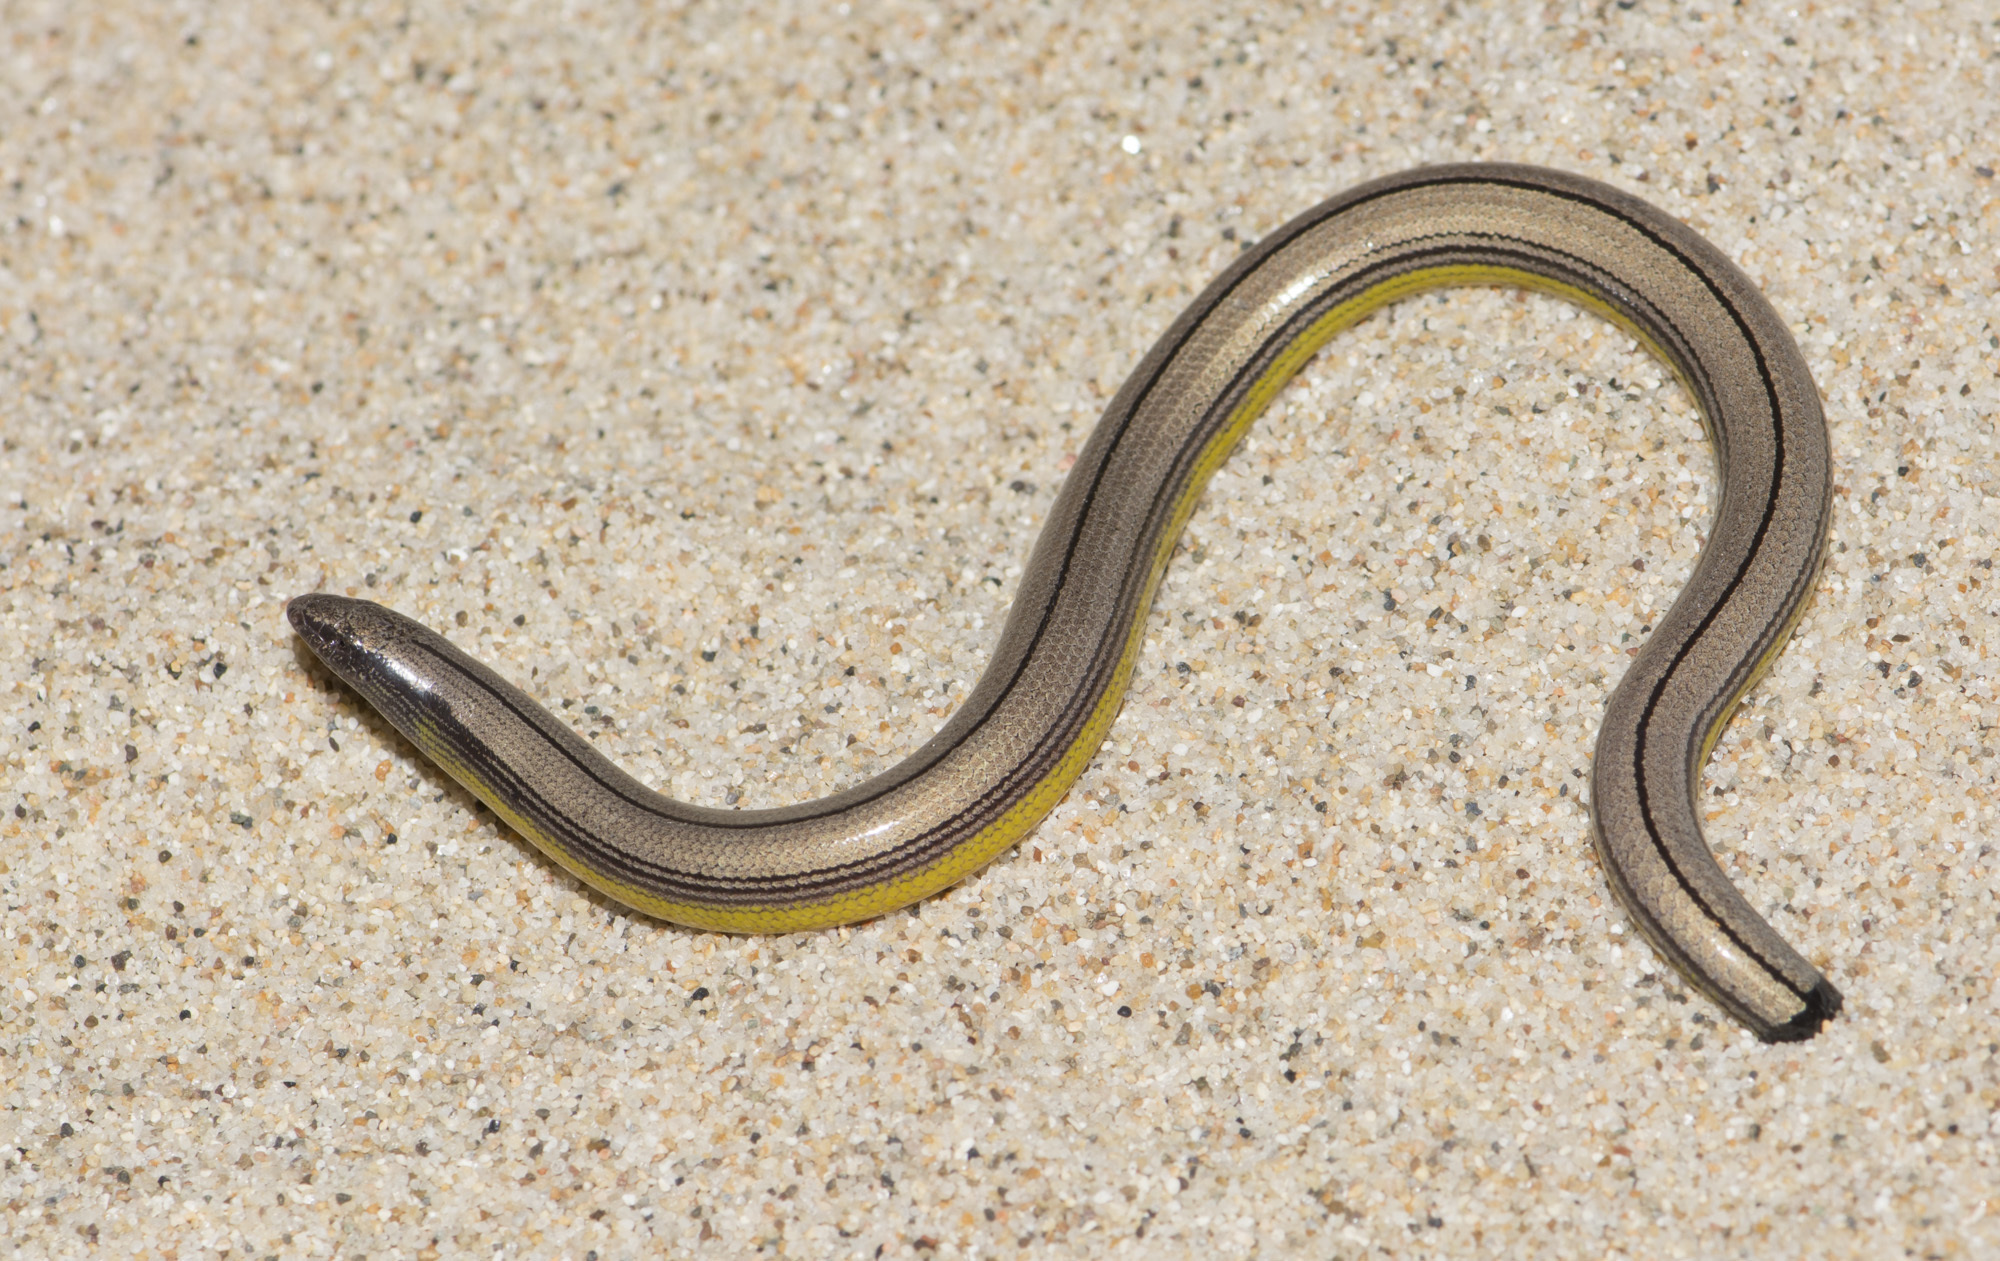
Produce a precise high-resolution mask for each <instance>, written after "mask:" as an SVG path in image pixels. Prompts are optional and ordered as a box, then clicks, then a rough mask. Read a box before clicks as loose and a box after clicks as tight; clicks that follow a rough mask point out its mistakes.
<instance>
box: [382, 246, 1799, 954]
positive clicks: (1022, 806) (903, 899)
mask: <svg viewBox="0 0 2000 1261" xmlns="http://www.w3.org/2000/svg"><path fill="white" fill-rule="evenodd" d="M1472 285H1500V286H1507V287H1515V288H1523V289H1533V290H1539V291H1541V292H1545V293H1551V294H1554V295H1556V296H1558V297H1562V298H1566V299H1568V300H1569V301H1571V302H1574V303H1576V304H1577V305H1578V306H1581V307H1584V308H1587V309H1588V310H1591V311H1594V312H1596V313H1597V314H1599V315H1602V316H1604V317H1605V318H1606V319H1609V320H1610V321H1612V322H1613V323H1615V324H1617V325H1618V326H1619V327H1620V328H1623V329H1624V330H1625V331H1626V332H1628V333H1630V334H1632V335H1633V336H1634V337H1636V338H1638V339H1639V341H1640V343H1641V344H1643V345H1644V346H1646V348H1647V349H1649V350H1651V351H1652V352H1653V354H1654V355H1655V356H1656V357H1658V358H1659V359H1660V360H1661V361H1662V362H1663V363H1666V364H1667V365H1668V366H1669V367H1670V368H1671V369H1673V370H1674V372H1675V373H1676V375H1677V376H1678V375H1679V371H1680V370H1679V365H1677V364H1675V363H1674V362H1673V360H1672V359H1670V358H1669V357H1668V356H1667V355H1666V354H1664V353H1663V351H1662V349H1661V347H1660V346H1659V345H1658V344H1657V343H1656V342H1655V341H1654V340H1653V339H1652V337H1650V336H1649V335H1648V334H1647V333H1646V331H1645V330H1644V329H1641V328H1639V327H1637V326H1636V325H1634V324H1633V323H1632V322H1631V321H1630V320H1629V319H1627V318H1626V317H1625V316H1624V315H1623V314H1622V313H1620V312H1619V311H1617V310H1615V309H1613V308H1612V307H1610V306H1609V305H1607V304H1606V303H1605V302H1604V301H1603V300H1602V299H1601V298H1598V297H1597V296H1595V295H1594V294H1591V293H1588V292H1586V291H1584V290H1581V289H1578V288H1576V287H1574V286H1572V285H1566V284H1562V283H1560V282H1558V281H1553V280H1550V279H1548V278H1546V277H1543V276H1537V275H1534V274H1532V273H1529V272H1525V271H1520V270H1518V269H1515V268H1512V267H1499V266H1490V265H1461V266H1452V267H1436V268H1430V269H1427V270H1423V271H1416V272H1410V273H1406V274H1404V275H1401V276H1397V277H1395V278H1394V279H1391V280H1387V281H1384V282H1383V283H1381V284H1379V285H1376V286H1375V287H1374V288H1372V289H1369V290H1367V291H1365V292H1363V293H1361V294H1359V295H1357V296H1355V297H1353V298H1351V299H1349V300H1348V301H1346V302H1344V303H1342V304H1341V305H1339V306H1337V307H1335V308H1333V309H1332V310H1330V311H1328V312H1327V313H1326V314H1325V315H1323V316H1321V317H1320V318H1319V319H1318V320H1317V321H1316V322H1314V323H1313V324H1312V325H1311V326H1310V327H1309V328H1307V329H1306V330H1305V331H1304V332H1302V333H1301V334H1300V335H1299V336H1298V337H1297V338H1296V339H1294V340H1293V341H1292V343H1291V344H1290V345H1289V346H1287V347H1285V349H1284V350H1283V351H1282V352H1281V353H1280V354H1279V355H1278V357H1277V359H1276V360H1274V361H1273V362H1272V364H1271V366H1270V368H1269V369H1267V370H1266V371H1265V373H1264V375H1263V376H1261V377H1260V378H1258V380H1257V382H1256V384H1254V385H1253V386H1252V387H1251V388H1250V391H1249V393H1248V394H1247V395H1245V396H1244V399H1243V402H1242V403H1241V404H1240V405H1239V406H1238V407H1237V408H1236V410H1235V411H1234V412H1233V413H1232V414H1231V415H1230V417H1229V420H1228V422H1227V423H1226V424H1225V425H1224V426H1223V427H1222V428H1221V430H1219V431H1218V432H1217V433H1216V435H1215V436H1214V437H1213V438H1212V439H1210V440H1209V442H1208V444H1207V446H1205V447H1204V448H1203V449H1202V451H1201V454H1200V456H1199V457H1198V459H1197V460H1196V462H1195V466H1194V471H1193V474H1192V475H1191V476H1190V477H1189V478H1188V479H1187V481H1186V483H1185V484H1184V485H1183V486H1182V487H1181V488H1180V490H1179V492H1178V493H1177V494H1176V496H1175V498H1174V505H1173V514H1172V517H1171V519H1170V523H1169V525H1168V528H1167V529H1166V531H1165V532H1164V533H1162V534H1161V536H1160V544H1159V547H1158V548H1157V549H1156V551H1155V552H1154V555H1153V557H1152V559H1151V562H1150V563H1151V569H1150V572H1149V573H1148V574H1147V578H1146V589H1145V595H1144V597H1143V598H1142V599H1141V600H1140V602H1139V604H1138V606H1137V608H1138V612H1137V614H1136V616H1135V617H1134V618H1133V620H1132V624H1131V625H1130V626H1129V627H1127V628H1126V631H1125V646H1124V650H1123V651H1122V652H1121V653H1120V655H1119V660H1118V667H1117V669H1116V670H1115V671H1114V672H1113V674H1112V678H1111V682H1110V685H1109V686H1108V687H1106V688H1105V691H1104V695H1103V696H1102V697H1100V698H1099V700H1098V702H1097V707H1096V708H1095V709H1094V710H1093V711H1092V712H1091V715H1090V719H1089V721H1087V722H1085V723H1084V725H1083V729H1082V730H1081V731H1080V732H1079V733H1078V735H1077V737H1076V739H1075V740H1074V741H1073V742H1072V743H1071V744H1070V746H1069V747H1068V748H1067V749H1065V750H1064V751H1063V755H1062V757H1061V758H1060V759H1059V760H1058V761H1057V762H1056V764H1055V765H1054V767H1053V768H1051V769H1050V771H1049V773H1048V774H1047V775H1045V776H1043V777H1042V778H1041V779H1040V780H1038V781H1037V782H1036V783H1035V785H1034V786H1033V787H1032V788H1031V789H1029V790H1028V791H1027V792H1026V793H1024V794H1022V796H1021V798H1020V800H1019V801H1017V802H1015V803H1014V805H1013V806H1012V807H1011V808H1010V809H1009V810H1008V811H1007V812H1006V813H1005V814H1003V815H1001V816H1000V817H999V818H997V819H995V820H994V821H993V822H992V823H990V824H988V825H987V826H986V827H985V828H984V829H982V830H981V831H980V832H978V833H977V834H975V835H974V836H972V837H971V838H970V839H968V840H966V841H965V842H964V843H963V844H960V845H959V846H957V847H956V848H954V849H952V850H951V851H950V852H949V853H947V854H946V855H945V856H944V857H943V858H942V859H941V860H940V861H939V862H937V863H936V864H934V865H932V866H930V867H927V868H924V869H923V870H921V871H914V872H910V873H908V874H905V875H903V876H899V877H897V878H896V879H893V880H888V881H884V882H883V883H881V884H878V885H873V886H869V887H867V888H864V889H860V890H856V891H854V892H851V893H847V894H843V895H841V896H839V897H837V898H834V899H830V900H825V901H818V902H807V903H793V904H783V903H779V904H773V905H769V906H754V907H742V906H715V905H707V904H700V903H687V902H676V901H672V900H669V899H666V898H662V897H660V896H658V895H657V894H654V893H652V892H649V891H648V890H646V889H643V888H639V887H637V886H634V885H632V884H629V883H626V882H624V881H621V880H617V879H615V878H613V877H611V876H609V875H607V874H606V873H604V872H601V871H599V870H597V869H595V868H593V867H590V866H589V865H588V864H586V863H584V862H582V861H581V860H580V859H578V858H577V857H576V856H574V855H572V854H571V853H570V852H569V851H568V850H566V849H565V848H564V847H563V846H562V845H560V844H559V843H557V842H556V840H555V839H554V838H553V837H551V836H549V835H547V834H546V833H544V832H543V831H541V830H540V829H538V828H536V827H535V826H534V825H533V824H532V823H531V822H530V821H529V820H528V819H526V818H524V817H522V816H521V815H520V813H519V812H517V811H515V810H514V809H512V808H511V807H510V806H509V805H508V804H507V803H506V801H505V800H504V799H503V798H502V797H501V796H500V794H498V793H496V792H494V791H493V789H492V788H491V787H490V786H489V785H487V784H484V783H482V782H481V781H480V780H479V778H478V776H476V775H474V774H473V773H472V771H471V768H469V767H467V766H466V765H465V764H464V763H463V762H462V761H461V760H459V759H457V758H456V757H453V756H452V755H451V753H450V751H449V750H448V749H445V748H443V747H440V742H439V741H437V740H435V739H431V740H429V741H425V740H419V741H418V743H419V744H420V745H421V746H422V747H423V751H424V752H425V753H426V754H427V755H428V756H429V757H430V758H431V760H432V761H434V762H436V763H437V764H438V765H440V766H442V767H443V768H444V769H445V770H446V771H448V772H449V773H450V774H451V775H452V776H453V778H455V779H457V780H458V781H459V782H460V783H462V784H464V785H465V786H466V787H467V788H469V789H470V790H472V792H473V793H475V794H477V795H478V797H479V799H480V800H481V801H484V802H485V803H486V804H487V805H488V806H490V807H492V809H493V810H494V812H495V813H497V814H498V815H499V816H500V817H501V818H503V819H505V820H506V821H507V823H508V825H509V826H511V827H512V828H513V829H514V830H515V831H517V832H519V833H520V834H521V835H523V836H525V837H527V838H528V839H529V840H531V841H533V842H534V843H535V844H536V845H537V846H539V847H540V848H541V849H542V850H543V852H545V853H547V854H548V855H549V856H550V857H551V858H554V859H555V860H556V861H557V862H558V863H560V864H562V866H563V867H565V868H566V869H568V870H569V871H570V872H571V873H573V874H574V875H575V876H576V877H577V878H578V879H579V880H582V881H583V882H584V883H586V884H588V885H590V886H591V887H593V888H595V889H598V890H600V891H601V892H603V893H604V894H605V895H606V896H608V897H611V898H614V899H616V900H617V901H619V902H622V903H624V904H625V905H627V906H631V907H634V908H636V909H638V910H641V911H644V912H645V913H647V914H648V915H653V916H657V917H659V918H660V919H664V920H670V921H672V922H674V923H676V924H685V925H688V926H690V927H693V928H705V929H714V930H718V931H722V932H735V933H783V932H799V931H805V930H810V929H818V928H830V927H833V926H835V925H838V924H851V923H854V922H856V921H859V920H865V919H870V918H873V917H875V916H878V915H884V914H887V913H888V912H890V911H894V910H897V909H898V908H900V907H904V906H908V905H909V904H910V903H912V902H916V901H920V900H922V899H923V898H926V897H929V896H930V895H931V894H933V893H937V892H939V891H941V890H943V889H947V888H949V887H951V886H952V885H954V884H956V883H957V882H958V881H960V880H962V879H964V878H965V877H966V876H969V875H971V874H972V873H973V872H975V871H978V870H979V869H980V868H981V867H984V866H985V865H986V864H987V863H989V862H991V861H993V859H995V858H997V857H998V856H999V855H1001V854H1002V853H1004V852H1006V851H1007V850H1008V849H1010V848H1011V847H1012V846H1013V845H1014V843H1015V842H1016V841H1018V840H1020V839H1021V838H1022V837H1024V836H1026V835H1027V834H1028V833H1029V832H1031V831H1033V830H1034V829H1035V827H1036V825H1037V824H1039V823H1040V822H1041V821H1042V820H1043V818H1045V817H1047V815H1048V813H1049V811H1051V810H1053V809H1054V808H1055V806H1056V803H1057V802H1058V801H1061V800H1062V798H1063V796H1064V795H1065V794H1066V793H1068V792H1069V790H1070V786H1071V785H1073V784H1074V783H1075V782H1076V780H1077V777H1078V776H1080V775H1082V774H1083V771H1084V768H1085V767H1086V766H1088V765H1089V764H1090V760H1091V758H1093V757H1095V756H1096V754H1097V749H1098V746H1099V745H1101V744H1102V743H1103V742H1104V737H1105V735H1106V734H1107V733H1108V732H1109V731H1110V729H1111V723H1112V721H1113V720H1114V719H1115V718H1117V716H1118V711H1119V709H1120V708H1121V707H1122V706H1123V705H1124V703H1125V690H1126V687H1127V686H1128V685H1129V683H1130V682H1131V676H1132V665H1133V662H1134V660H1135V659H1136V658H1137V656H1138V652H1139V645H1140V643H1141V642H1142V640H1143V638H1144V631H1145V624H1146V614H1147V612H1148V610H1150V608H1151V606H1152V598H1153V591H1154V589H1155V588H1156V587H1157V586H1158V585H1159V581H1160V575H1161V573H1162V572H1163V571H1164V570H1165V568H1166V564H1167V558H1168V557H1169V556H1171V555H1172V554H1173V550H1174V547H1175V545H1176V543H1178V541H1179V539H1180V533H1181V528H1182V527H1183V526H1184V525H1186V523H1187V519H1188V516H1189V514H1190V513H1192V512H1193V511H1194V505H1195V501H1196V500H1197V499H1199V498H1200V496H1201V493H1202V491H1203V490H1204V489H1205V488H1206V487H1207V485H1208V481H1209V478H1210V477H1211V476H1213V475H1214V473H1215V470H1216V469H1217V468H1218V467H1220V466H1221V464H1222V462H1223V460H1225V459H1227V458H1228V456H1229V453H1230V452H1231V451H1232V450H1233V449H1234V448H1235V446H1236V443H1237V442H1238V441H1239V440H1240V439H1241V438H1242V436H1243V434H1244V432H1245V431H1246V430H1248V429H1249V428H1250V426H1251V424H1252V423H1254V422H1255V421H1256V419H1257V417H1258V416H1259V415H1261V414H1262V413H1263V411H1264V409H1265V408H1266V407H1267V406H1269V405H1270V402H1271V400H1272V399H1273V398H1274V397H1276V396H1277V393H1278V391H1279V390H1281V389H1283V388H1284V387H1285V385H1286V384H1287V383H1288V382H1289V381H1290V380H1291V379H1292V377H1294V376H1295V375H1297V373H1298V371H1299V369H1300V368H1302V367H1304V366H1305V363H1306V361H1307V360H1309V359H1311V358H1312V356H1313V355H1314V354H1316V353H1317V352H1318V351H1319V349H1320V347H1322V346H1324V345H1325V344H1326V343H1327V341H1328V340H1329V339H1331V338H1332V337H1333V336H1334V335H1335V334H1337V333H1339V332H1341V331H1342V330H1344V329H1346V328H1348V327H1350V326H1352V325H1353V324H1355V323H1357V322H1359V321H1360V320H1361V319H1363V318H1364V317H1366V316H1367V315H1369V314H1370V313H1371V312H1373V311H1375V310H1377V309H1378V308H1380V307H1383V306H1386V305H1388V304H1389V303H1391V302H1395V301H1397V300H1399V299H1402V298H1406V297H1409V296H1411V295H1413V294H1416V293H1421V292H1423V291H1425V290H1430V289H1440V288H1448V287H1459V286H1472ZM1683 383H1684V384H1685V382H1683ZM1794 620H1796V616H1795V617H1794ZM1788 629H1789V628H1788ZM1783 642H1784V640H1783V639H1782V638H1780V639H1779V640H1778V641H1777V643H1776V644H1774V645H1773V646H1772V649H1771V651H1770V652H1769V654H1767V656H1766V658H1765V660H1764V661H1763V662H1761V663H1760V664H1759V666H1758V669H1757V671H1756V672H1755V673H1754V674H1753V675H1752V681H1753V682H1754V681H1755V678H1756V677H1757V676H1758V675H1761V674H1762V673H1763V671H1764V669H1765V668H1767V667H1768V665H1769V663H1770V660H1771V658H1774V657H1775V656H1776V655H1777V652H1778V647H1779V645H1782V644H1783ZM1748 686H1749V684H1747V683H1746V684H1745V688H1746V689H1747V688H1748ZM1726 722H1727V718H1726V716H1725V718H1724V719H1723V720H1722V721H1721V722H1718V723H1717V724H1716V726H1715V729H1714V730H1713V731H1711V732H1710V733H1709V735H1708V745H1709V746H1712V745H1713V744H1714V742H1715V738H1716V736H1717V735H1718V734H1719V733H1720V732H1721V729H1722V727H1723V726H1724V725H1725V724H1726ZM1702 756H1703V757H1704V759H1705V758H1706V757H1707V747H1706V746H1705V747H1704V750H1703V755H1702Z"/></svg>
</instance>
